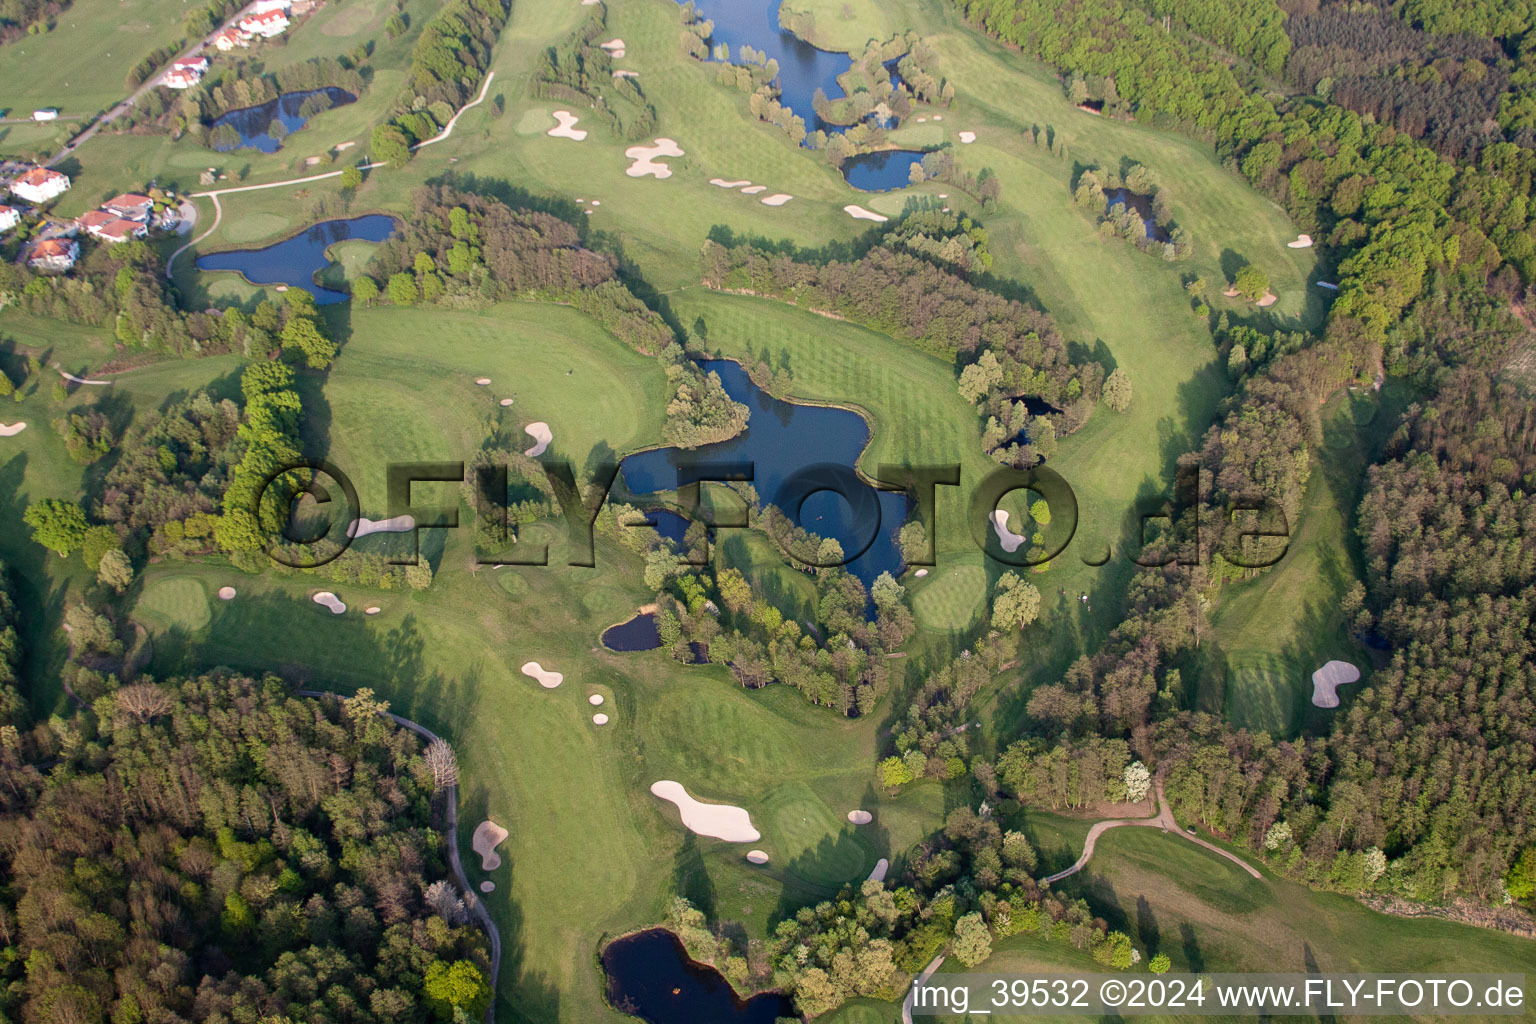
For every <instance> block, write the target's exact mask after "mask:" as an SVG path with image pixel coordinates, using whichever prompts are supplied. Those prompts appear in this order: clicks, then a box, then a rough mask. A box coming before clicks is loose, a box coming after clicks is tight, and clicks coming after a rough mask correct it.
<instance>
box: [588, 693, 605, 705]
mask: <svg viewBox="0 0 1536 1024" xmlns="http://www.w3.org/2000/svg"><path fill="white" fill-rule="evenodd" d="M587 703H588V704H591V705H592V706H593V707H601V706H602V703H603V695H602V694H600V693H594V694H593V695H592V696H590V697H588V698H587Z"/></svg>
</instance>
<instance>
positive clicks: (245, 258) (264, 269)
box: [197, 213, 399, 306]
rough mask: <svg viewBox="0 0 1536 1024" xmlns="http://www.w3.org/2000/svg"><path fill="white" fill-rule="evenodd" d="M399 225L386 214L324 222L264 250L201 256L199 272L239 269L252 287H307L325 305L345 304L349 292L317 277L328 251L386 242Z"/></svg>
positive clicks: (236, 250)
mask: <svg viewBox="0 0 1536 1024" xmlns="http://www.w3.org/2000/svg"><path fill="white" fill-rule="evenodd" d="M398 226H399V225H398V224H397V223H396V221H395V218H393V217H389V216H386V215H384V214H382V213H371V214H368V215H367V216H363V217H353V218H351V219H350V220H327V221H321V222H320V223H319V224H316V225H314V226H313V227H311V228H309V229H308V230H307V231H303V232H301V233H299V234H297V235H294V236H293V237H292V238H285V239H284V240H283V241H281V242H274V243H273V244H272V245H269V246H267V247H266V248H264V249H231V250H228V251H225V252H212V253H209V254H208V255H206V256H200V257H198V260H197V269H198V270H237V271H239V272H240V273H241V274H242V275H244V277H245V279H246V280H247V281H249V282H251V283H252V284H286V285H288V286H290V287H293V288H303V289H304V290H305V291H307V292H309V293H310V294H311V295H313V296H314V297H315V302H316V303H317V304H319V305H322V306H326V305H329V304H331V303H333V302H345V301H346V300H347V298H348V296H347V293H346V292H338V291H333V290H332V289H330V288H322V287H321V286H320V285H318V284H316V283H315V275H316V274H317V273H319V272H320V271H322V270H324V269H325V268H326V267H327V266H329V265H330V257H328V256H327V255H326V250H327V249H329V248H330V247H331V246H333V245H335V244H336V243H337V242H344V241H346V240H348V239H359V240H362V241H365V242H382V241H384V240H385V239H386V238H388V237H389V236H390V235H393V234H394V233H395V229H396V228H397V227H398Z"/></svg>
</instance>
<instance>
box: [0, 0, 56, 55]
mask: <svg viewBox="0 0 1536 1024" xmlns="http://www.w3.org/2000/svg"><path fill="white" fill-rule="evenodd" d="M69 2H70V0H4V2H0V45H4V44H6V43H11V42H15V41H16V40H18V39H21V38H23V37H24V36H26V34H27V33H28V32H38V31H46V30H47V29H49V28H50V27H51V25H52V22H53V19H55V18H57V17H58V16H59V15H60V14H62V13H63V12H64V11H65V10H66V9H67V8H68V7H69Z"/></svg>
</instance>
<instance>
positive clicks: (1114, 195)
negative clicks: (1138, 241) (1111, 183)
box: [1104, 188, 1168, 242]
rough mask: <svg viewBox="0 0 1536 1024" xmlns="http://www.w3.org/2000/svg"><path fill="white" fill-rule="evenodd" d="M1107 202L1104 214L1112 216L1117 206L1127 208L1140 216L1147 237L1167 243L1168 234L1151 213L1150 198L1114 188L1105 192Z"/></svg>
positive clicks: (1128, 190)
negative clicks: (1144, 225) (1145, 227)
mask: <svg viewBox="0 0 1536 1024" xmlns="http://www.w3.org/2000/svg"><path fill="white" fill-rule="evenodd" d="M1104 195H1105V196H1106V197H1107V199H1108V202H1107V204H1106V206H1105V212H1107V213H1111V214H1113V213H1114V212H1115V207H1117V206H1129V207H1130V208H1131V209H1133V210H1135V211H1136V212H1137V213H1139V214H1141V219H1142V222H1143V223H1145V224H1146V226H1147V237H1148V238H1151V239H1153V240H1155V241H1158V242H1166V241H1168V232H1167V231H1165V230H1163V227H1162V225H1160V224H1158V223H1157V217H1156V215H1155V214H1154V213H1153V212H1152V197H1151V196H1144V195H1141V194H1140V193H1137V192H1132V191H1131V190H1130V189H1125V188H1116V189H1110V190H1109V191H1108V192H1105V193H1104Z"/></svg>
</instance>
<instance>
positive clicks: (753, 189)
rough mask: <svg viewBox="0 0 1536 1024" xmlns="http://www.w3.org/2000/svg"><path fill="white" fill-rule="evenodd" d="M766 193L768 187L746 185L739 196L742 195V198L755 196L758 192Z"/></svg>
mask: <svg viewBox="0 0 1536 1024" xmlns="http://www.w3.org/2000/svg"><path fill="white" fill-rule="evenodd" d="M767 191H768V186H767V185H748V186H747V187H746V188H744V189H742V190H741V194H742V195H744V196H755V195H757V194H758V193H759V192H767Z"/></svg>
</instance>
